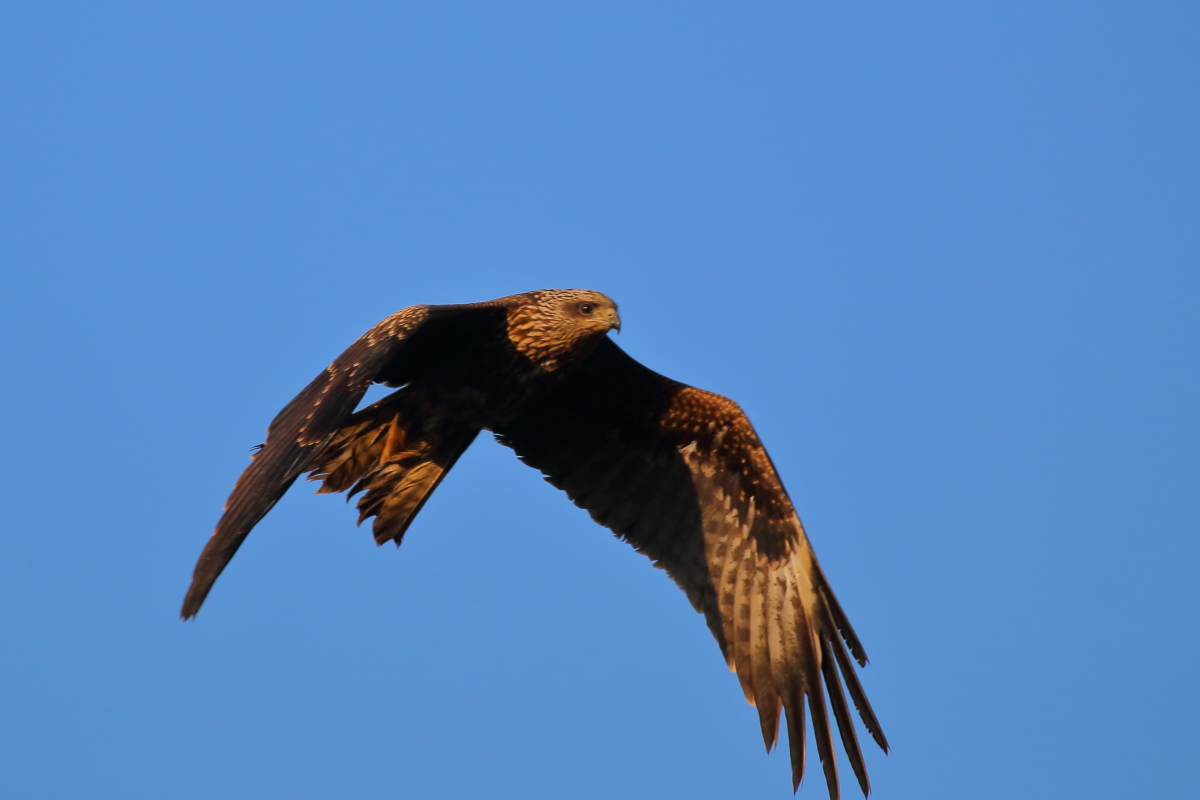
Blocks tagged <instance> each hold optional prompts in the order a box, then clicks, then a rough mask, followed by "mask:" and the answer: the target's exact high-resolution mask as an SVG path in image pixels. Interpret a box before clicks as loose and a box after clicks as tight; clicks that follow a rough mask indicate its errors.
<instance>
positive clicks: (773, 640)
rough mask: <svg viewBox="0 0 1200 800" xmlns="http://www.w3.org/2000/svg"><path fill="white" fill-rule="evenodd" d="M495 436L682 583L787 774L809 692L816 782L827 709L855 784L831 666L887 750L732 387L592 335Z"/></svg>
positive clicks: (837, 610) (856, 762)
mask: <svg viewBox="0 0 1200 800" xmlns="http://www.w3.org/2000/svg"><path fill="white" fill-rule="evenodd" d="M497 434H498V438H499V440H500V441H501V442H502V443H504V444H506V445H508V446H510V447H512V448H513V449H514V450H515V451H516V452H517V454H518V455H519V456H520V457H521V459H522V460H523V461H524V462H525V463H527V464H529V465H530V466H532V467H535V468H537V469H539V470H541V471H542V472H543V473H544V474H545V475H546V476H547V480H548V481H549V482H550V483H552V484H553V485H554V486H557V487H558V488H560V489H563V490H564V491H566V493H567V495H568V496H569V497H570V498H571V500H573V501H574V502H575V503H576V504H577V505H579V506H580V507H582V508H585V509H587V510H588V512H589V513H590V514H591V516H592V518H593V519H595V520H596V521H597V522H599V523H600V524H601V525H604V526H606V527H608V528H610V529H611V530H612V531H613V532H614V533H616V534H617V535H618V536H620V537H621V538H623V539H625V540H626V541H628V542H629V543H630V544H632V545H633V546H634V547H635V548H636V549H637V550H638V551H639V552H642V553H644V554H645V555H647V556H649V557H650V558H651V559H652V560H653V561H654V563H655V564H656V565H657V566H659V567H661V568H663V569H665V570H666V571H667V573H668V574H669V575H670V576H671V577H672V578H673V579H674V580H675V581H676V583H678V584H679V585H680V587H681V588H682V589H683V590H684V592H685V593H686V594H687V596H688V598H689V599H690V600H691V602H692V605H693V606H694V607H695V608H696V610H697V611H700V612H701V613H703V614H704V615H705V618H706V620H707V622H708V625H709V628H710V629H711V631H712V633H713V635H714V637H715V638H716V639H717V642H718V643H719V644H720V646H721V650H722V652H723V654H724V655H725V658H726V661H727V662H728V664H729V666H730V668H731V669H733V670H734V671H735V672H736V673H737V675H738V678H739V680H740V681H741V685H742V688H743V691H744V692H745V694H746V698H747V699H748V700H749V701H750V702H751V703H752V704H753V705H755V706H756V707H757V708H758V711H759V717H760V723H761V726H762V732H763V738H764V740H765V742H766V744H767V747H768V748H771V747H772V746H773V745H774V744H775V743H776V741H777V740H778V730H779V714H780V711H781V710H782V711H783V712H784V714H785V716H786V719H787V724H788V740H789V743H790V747H791V758H792V776H793V782H794V785H795V786H799V783H800V781H801V779H802V778H803V774H804V746H805V733H804V727H805V699H806V698H807V701H808V710H809V712H810V713H811V717H812V724H813V730H814V734H815V738H816V742H817V748H818V753H819V755H820V759H821V762H822V765H823V767H824V771H825V777H826V782H827V784H828V786H829V792H830V796H831V797H832V798H837V797H838V796H839V789H838V778H837V768H836V765H835V761H834V754H833V735H832V727H831V725H830V720H829V709H830V708H832V711H833V716H834V719H835V720H836V722H837V727H838V728H839V731H840V733H841V739H842V744H843V748H844V749H845V751H846V754H847V757H848V758H849V760H850V763H851V766H852V768H853V770H854V773H855V775H856V777H857V778H858V782H859V784H860V786H861V787H862V789H863V792H864V793H867V792H869V790H870V789H869V783H868V779H867V772H866V767H865V765H864V763H863V758H862V752H861V749H860V747H859V744H858V740H857V737H856V735H855V732H854V726H853V721H852V719H851V716H850V712H849V705H848V703H847V701H846V697H845V693H844V692H843V688H842V682H841V680H840V679H839V672H840V674H841V676H843V677H844V678H845V682H846V688H847V689H848V690H849V694H850V699H851V700H852V702H853V703H854V705H855V706H856V707H857V709H858V711H859V714H860V715H861V717H862V720H863V722H864V724H865V725H866V727H867V730H868V731H870V732H871V734H872V735H873V736H874V738H875V740H876V741H877V742H878V743H879V745H880V746H881V747H883V748H884V750H885V751H886V750H887V742H886V740H885V739H884V736H883V732H882V730H881V728H880V726H879V723H878V721H877V720H876V718H875V715H874V712H873V711H872V710H871V706H870V704H869V703H868V702H867V698H866V695H865V693H864V691H863V688H862V685H861V684H860V683H859V681H858V678H857V676H856V675H855V672H854V667H853V665H852V664H851V662H850V653H852V654H853V656H854V658H855V659H857V660H858V662H859V664H862V665H865V664H866V655H865V653H864V652H863V649H862V646H861V645H860V644H859V641H858V638H857V637H856V636H855V634H854V630H853V629H852V628H851V627H850V624H849V622H848V620H847V619H846V615H845V614H844V613H843V611H842V609H841V607H840V606H839V605H838V602H837V600H836V598H835V597H834V595H833V592H832V591H831V590H830V588H829V585H828V583H827V582H826V580H825V577H824V575H823V574H822V573H821V569H820V566H819V565H818V564H817V561H816V557H815V556H814V554H813V551H812V548H811V547H810V545H809V543H808V539H807V537H806V535H805V533H804V528H803V527H802V526H801V524H800V520H799V518H798V517H797V515H796V512H795V510H794V508H793V507H792V504H791V501H790V500H789V499H788V496H787V493H786V492H785V491H784V488H783V486H782V484H781V483H780V481H779V478H778V476H777V474H776V472H775V469H774V466H773V465H772V464H771V461H770V459H769V457H768V456H767V453H766V451H765V450H764V449H763V446H762V443H761V442H760V441H759V439H758V436H757V434H755V432H754V429H753V427H752V426H751V424H750V422H749V420H748V419H747V418H746V416H745V414H743V413H742V411H741V409H739V408H738V406H737V405H736V404H735V403H734V402H733V401H731V400H729V399H727V398H724V397H721V396H719V395H715V394H712V393H709V392H704V391H701V390H699V389H694V388H691V387H688V386H684V385H683V384H679V383H676V382H674V381H671V380H669V379H667V378H664V377H663V376H661V375H658V374H656V373H654V372H652V371H651V370H649V369H647V368H645V367H643V366H642V365H641V364H638V363H637V362H636V361H634V360H633V359H632V358H630V357H629V356H628V355H626V354H625V353H624V352H623V351H621V350H620V348H618V347H617V346H616V345H615V344H613V343H612V342H610V341H608V340H605V341H603V342H601V344H600V346H599V347H598V348H597V350H596V351H595V353H594V354H593V355H592V357H591V358H589V359H588V360H587V362H586V364H584V365H583V366H582V368H581V369H580V370H579V371H578V373H577V374H576V375H575V376H574V377H572V378H571V379H569V380H567V381H565V382H564V384H563V385H562V386H561V387H560V388H559V389H558V390H556V391H554V392H552V393H551V394H549V395H547V396H546V397H545V398H543V400H542V401H541V402H539V403H538V404H536V405H535V406H534V407H532V408H530V409H529V411H528V412H527V413H525V414H522V415H521V417H520V418H519V419H517V420H516V421H515V422H514V423H513V424H512V425H510V426H507V427H506V428H505V429H503V430H498V431H497ZM847 647H849V651H850V653H848V652H847ZM826 690H828V704H827V702H826Z"/></svg>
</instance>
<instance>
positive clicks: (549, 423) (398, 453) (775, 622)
mask: <svg viewBox="0 0 1200 800" xmlns="http://www.w3.org/2000/svg"><path fill="white" fill-rule="evenodd" d="M619 327H620V318H619V317H618V316H617V306H616V304H615V303H614V302H613V301H612V300H610V299H609V298H608V297H606V296H605V295H602V294H599V293H597V292H590V291H584V290H578V289H573V290H554V289H551V290H544V291H537V292H528V293H526V294H518V295H512V296H510V297H502V298H500V299H498V300H492V301H490V302H486V303H471V304H467V305H445V306H412V307H410V308H406V309H404V310H403V311H400V312H397V313H396V314H393V315H392V316H390V317H388V318H387V319H385V320H384V321H383V322H381V323H379V324H378V325H376V326H375V327H374V328H372V329H371V330H369V331H368V332H367V333H366V334H365V335H364V336H363V337H362V338H360V339H359V340H358V341H357V342H355V343H354V344H353V345H351V346H350V348H349V349H348V350H346V352H344V353H342V355H340V356H338V358H337V360H335V361H334V362H333V363H332V364H330V365H329V367H328V368H327V369H326V370H325V371H323V372H322V373H321V374H320V375H318V376H317V378H316V379H315V380H314V381H313V382H312V383H310V384H309V385H308V386H307V387H306V388H305V389H304V391H302V392H300V394H298V395H297V396H296V398H295V399H294V400H292V401H291V402H290V403H288V404H287V406H285V407H284V409H283V410H282V411H280V412H279V415H278V416H277V417H275V420H274V421H273V422H272V423H271V425H270V427H269V428H268V429H267V440H266V443H265V444H264V445H263V447H262V449H261V451H259V452H258V453H257V455H256V456H255V457H254V460H253V461H252V462H251V463H250V465H249V466H248V467H247V468H246V470H245V472H243V473H242V476H241V477H240V478H239V479H238V481H237V484H236V485H235V486H234V488H233V493H232V494H231V495H230V496H229V500H228V502H227V503H226V505H225V514H224V515H223V516H222V517H221V520H220V522H218V523H217V528H216V530H215V531H214V532H213V535H212V538H211V539H210V540H209V542H208V545H207V546H206V547H205V548H204V552H203V553H202V554H201V555H200V560H199V562H198V563H197V564H196V570H195V575H194V578H193V580H192V585H191V588H190V589H189V590H188V593H187V597H186V598H185V599H184V603H183V616H184V617H185V618H188V617H192V616H194V615H195V614H196V612H197V611H199V610H200V605H201V604H202V603H203V602H204V598H205V596H207V595H208V592H209V590H210V589H211V588H212V585H213V582H214V581H215V580H216V579H217V576H218V575H220V573H221V570H223V569H224V568H225V565H226V564H227V563H228V562H229V560H230V559H231V558H232V557H233V554H234V553H235V552H236V551H237V549H238V546H239V545H241V543H242V541H243V540H244V539H245V538H246V535H247V534H248V533H249V532H250V529H251V528H253V527H254V526H255V524H257V523H258V521H259V520H261V519H262V518H263V516H264V515H265V514H266V513H267V512H268V511H269V510H270V509H271V507H272V506H274V505H275V503H276V502H277V501H278V500H279V498H280V497H282V496H283V494H284V492H286V491H287V489H288V487H289V486H291V485H292V483H293V482H294V481H295V480H296V478H297V477H299V476H300V474H301V473H305V472H308V473H311V474H310V480H313V479H315V480H322V481H323V485H322V486H321V488H320V489H319V491H321V492H341V491H344V490H346V489H351V490H352V491H351V494H352V495H353V494H355V493H358V492H363V496H362V497H361V498H360V499H359V501H358V509H359V511H360V518H359V521H360V522H361V521H362V520H364V519H367V518H369V517H374V518H375V522H374V525H373V528H374V533H375V540H376V541H377V542H379V543H380V544H382V543H383V542H385V541H389V540H391V541H395V542H396V543H397V544H399V543H400V541H401V539H402V538H403V537H404V532H405V531H406V530H407V529H408V526H409V525H410V524H411V523H412V521H413V519H414V518H415V517H416V515H417V513H418V512H419V511H420V510H421V506H422V505H424V503H425V501H426V500H428V499H429V496H430V494H431V493H432V492H433V490H434V489H435V488H437V485H438V484H439V483H440V482H441V480H442V478H444V477H445V476H446V473H447V472H448V471H449V470H450V468H451V467H452V466H454V462H455V461H456V460H457V459H458V457H459V456H460V455H462V453H463V451H465V450H466V449H467V447H468V446H469V445H470V444H471V442H472V441H474V439H475V437H476V436H477V435H478V434H479V432H480V431H481V430H484V429H486V430H489V431H491V432H492V433H494V434H495V436H496V438H497V439H498V440H499V441H500V442H501V443H502V444H505V445H507V446H508V447H511V448H512V449H513V450H515V451H516V453H517V456H518V457H519V458H520V459H521V460H522V461H524V462H525V463H526V464H528V465H529V466H531V467H534V468H536V469H539V470H541V471H542V472H543V473H544V474H545V475H546V480H547V481H549V482H550V483H551V484H553V485H554V486H556V487H558V488H559V489H562V490H563V491H565V492H566V493H567V496H568V497H569V498H571V500H573V501H574V502H575V504H576V505H578V506H580V507H581V508H584V509H587V511H588V513H589V514H591V516H592V519H594V520H596V522H598V523H600V524H601V525H604V526H605V527H607V528H610V529H611V530H612V531H613V533H615V534H616V535H617V536H619V537H620V538H622V539H624V540H625V541H627V542H629V543H630V544H631V545H633V546H634V548H636V549H637V551H638V552H640V553H643V554H645V555H647V556H649V557H650V559H651V560H653V562H654V564H655V565H656V566H658V567H661V568H662V569H664V570H666V572H667V574H668V575H670V576H671V578H673V579H674V580H675V582H676V583H677V584H679V586H680V588H682V589H683V591H684V592H685V593H686V594H687V596H688V599H689V600H690V601H691V603H692V605H693V606H694V607H695V609H696V610H697V611H698V612H700V613H702V614H704V616H705V619H706V620H707V621H708V627H709V629H710V630H711V631H712V634H713V636H714V637H716V640H717V643H718V644H719V645H720V647H721V652H722V653H723V654H724V656H725V660H726V661H727V662H728V664H729V667H730V669H732V670H733V671H734V672H736V673H737V676H738V678H739V680H740V681H741V684H742V690H743V691H744V692H745V694H746V699H747V700H749V701H750V703H751V704H752V705H754V706H756V707H757V708H758V714H759V722H760V724H761V726H762V734H763V739H764V741H765V742H766V745H767V749H768V750H770V749H771V748H772V747H773V746H774V745H775V743H776V741H777V740H778V738H779V714H780V710H781V709H782V710H783V711H784V712H785V716H786V719H787V727H788V741H789V744H790V747H791V758H792V782H793V789H795V788H796V787H798V786H799V785H800V781H801V779H802V777H803V775H804V747H805V731H804V717H805V703H804V700H805V697H807V698H808V709H809V712H810V713H811V715H812V724H813V730H814V734H815V737H816V742H817V751H818V753H819V755H820V758H821V763H822V765H823V767H824V771H825V780H826V783H827V784H828V787H829V795H830V797H831V798H834V800H836V799H837V797H838V794H839V791H838V777H837V766H836V764H835V762H834V754H833V734H832V731H831V726H830V722H829V710H828V709H830V708H831V709H832V711H833V716H834V719H835V720H836V722H837V727H838V729H839V731H840V733H841V739H842V745H843V748H844V749H845V751H846V755H847V757H848V758H849V759H850V765H851V767H852V768H853V769H854V774H855V776H856V777H857V778H858V783H859V785H860V786H861V787H862V790H863V793H864V794H868V793H869V792H870V784H869V782H868V780H867V770H866V766H865V764H864V763H863V757H862V751H861V749H860V748H859V744H858V739H857V737H856V735H855V732H854V725H853V722H852V720H851V716H850V709H849V705H848V704H847V702H846V696H845V694H844V693H843V691H842V683H841V680H840V679H839V677H838V676H839V672H840V674H841V677H842V678H844V679H845V682H846V688H847V689H848V690H849V693H850V699H851V701H852V702H853V703H854V706H855V707H856V708H857V709H858V712H859V715H860V716H861V717H862V721H863V724H864V725H865V726H866V728H867V730H868V731H869V732H870V733H871V735H872V736H873V737H874V738H875V741H876V742H878V743H879V746H880V747H882V748H883V749H884V751H885V752H886V751H887V749H888V745H887V740H886V739H885V738H884V736H883V731H882V729H881V728H880V726H879V722H878V720H876V718H875V714H874V712H873V711H872V710H871V705H870V703H868V702H867V697H866V694H865V693H864V692H863V688H862V685H861V684H860V683H859V680H858V677H857V675H856V674H855V671H854V667H853V665H852V664H851V663H850V657H851V655H853V657H854V658H855V659H856V660H857V661H858V663H859V664H860V665H863V666H865V665H866V663H867V657H866V654H865V652H864V651H863V648H862V645H861V644H859V641H858V637H857V636H855V634H854V629H853V628H851V627H850V622H849V620H847V619H846V615H845V613H844V612H843V611H842V609H841V606H839V605H838V601H837V599H836V598H835V597H834V595H833V591H832V590H831V589H830V588H829V583H828V582H827V581H826V579H825V576H824V574H823V573H822V572H821V568H820V566H819V565H818V564H817V559H816V556H815V555H814V554H813V551H812V547H811V546H810V545H809V543H808V538H807V536H806V535H805V532H804V528H803V526H802V525H801V524H800V519H799V517H798V516H797V515H796V511H795V509H794V508H793V507H792V502H791V500H790V499H789V498H788V495H787V492H786V491H785V490H784V488H783V484H782V483H781V482H780V480H779V476H778V475H777V474H776V472H775V468H774V466H773V465H772V463H771V459H770V457H768V455H767V451H766V450H765V449H763V446H762V443H761V442H760V441H759V439H758V435H757V434H756V433H755V432H754V428H753V427H752V426H751V424H750V421H749V420H748V419H747V418H746V415H745V414H743V413H742V411H741V409H740V408H738V406H737V404H736V403H734V402H733V401H732V400H729V399H728V398H725V397H721V396H720V395H716V394H712V393H710V392H705V391H702V390H700V389H696V388H693V387H691V386H686V385H684V384H681V383H677V382H676V381H673V380H670V379H669V378H665V377H663V376H662V375H659V374H657V373H655V372H652V371H651V370H649V369H647V368H646V367H644V366H642V365H641V364H639V363H638V362H636V361H634V360H633V359H632V358H630V357H629V356H628V355H626V354H625V352H624V351H622V350H621V349H620V348H619V347H617V345H616V344H615V343H613V342H612V341H611V340H610V339H609V338H608V337H607V336H606V335H605V334H606V333H608V331H609V330H612V329H614V328H618V329H619ZM372 383H381V384H384V385H387V386H391V387H398V391H396V392H393V393H392V394H391V395H388V396H387V397H385V398H384V399H383V400H380V401H379V402H377V403H375V404H373V405H370V406H368V407H366V408H364V409H362V410H361V411H355V410H354V409H355V407H356V406H357V405H358V403H359V401H360V400H361V399H362V397H363V394H364V393H365V392H366V390H367V387H369V386H370V385H371V384H372ZM847 648H848V650H849V652H847ZM826 691H828V694H829V702H828V705H827V704H826V698H825V693H826Z"/></svg>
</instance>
